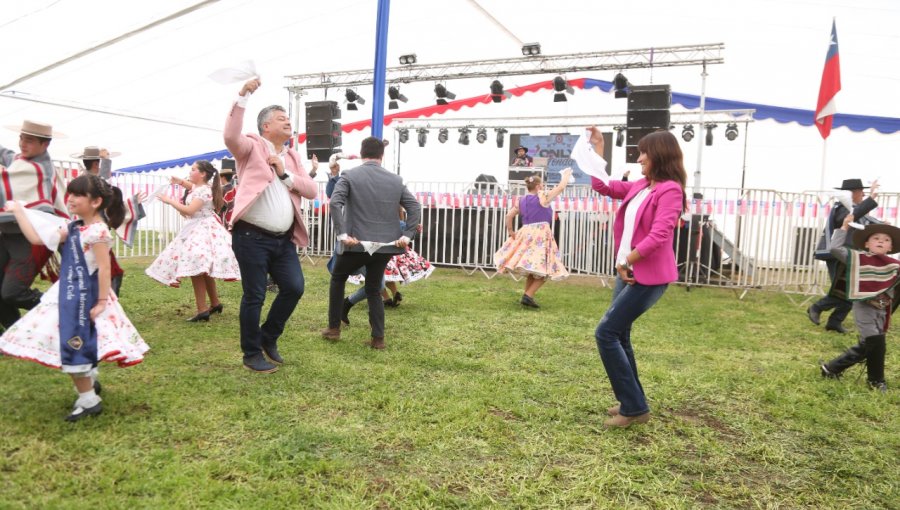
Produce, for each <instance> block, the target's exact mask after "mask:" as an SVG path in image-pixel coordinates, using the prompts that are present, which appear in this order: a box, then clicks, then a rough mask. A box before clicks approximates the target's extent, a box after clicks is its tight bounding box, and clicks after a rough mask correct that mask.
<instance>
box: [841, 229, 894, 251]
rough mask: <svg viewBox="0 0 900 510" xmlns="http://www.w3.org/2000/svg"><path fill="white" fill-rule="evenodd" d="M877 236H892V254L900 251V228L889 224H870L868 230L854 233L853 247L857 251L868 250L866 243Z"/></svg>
mask: <svg viewBox="0 0 900 510" xmlns="http://www.w3.org/2000/svg"><path fill="white" fill-rule="evenodd" d="M875 234H887V235H889V236H891V253H896V252H898V251H900V228H897V227H895V226H893V225H888V224H887V223H870V224H868V225H866V228H864V229H862V230H857V231H856V232H854V233H853V247H854V248H856V249H857V250H865V249H866V241H868V240H869V238H870V237H872V236H873V235H875Z"/></svg>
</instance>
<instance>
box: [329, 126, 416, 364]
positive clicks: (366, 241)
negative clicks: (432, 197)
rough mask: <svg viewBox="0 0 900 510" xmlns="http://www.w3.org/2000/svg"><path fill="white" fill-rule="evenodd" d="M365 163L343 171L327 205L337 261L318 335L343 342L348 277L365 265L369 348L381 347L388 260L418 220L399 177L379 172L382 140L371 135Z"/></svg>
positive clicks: (363, 151) (365, 148) (400, 250)
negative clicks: (324, 322)
mask: <svg viewBox="0 0 900 510" xmlns="http://www.w3.org/2000/svg"><path fill="white" fill-rule="evenodd" d="M359 155H360V158H362V160H363V164H362V165H360V166H358V167H356V168H354V169H352V170H349V171H347V172H344V174H343V177H342V178H341V180H340V181H338V183H337V185H336V186H335V189H334V193H333V194H332V195H331V203H330V205H329V208H330V211H331V222H332V225H333V226H334V232H335V234H336V235H337V240H338V241H339V243H338V244H337V259H336V260H335V264H334V269H333V270H332V272H331V286H330V288H329V293H328V328H327V329H324V330H322V336H323V337H324V338H326V339H328V340H331V341H334V342H336V341H338V340H340V338H341V330H340V325H341V311H342V308H343V302H344V286H345V285H346V283H347V277H348V276H350V275H351V274H352V273H354V272H355V271H356V270H357V269H359V268H361V267H363V266H365V268H366V274H367V275H369V276H370V277H369V278H366V299H367V300H368V303H369V324H370V326H371V328H372V340H371V342H370V343H369V346H371V347H372V348H373V349H384V347H385V345H384V303H383V302H382V300H381V278H379V277H378V275H381V274H384V268H385V267H386V266H387V263H388V261H390V259H391V257H393V256H394V255H396V254H398V253H403V252H404V251H405V250H406V246H407V245H408V244H409V241H410V238H412V236H413V235H415V233H416V228H417V227H418V225H419V221H420V219H421V216H422V209H421V207H420V206H419V202H418V201H417V200H416V197H414V196H413V194H412V193H410V192H409V190H408V189H406V186H405V185H404V184H403V180H402V179H401V178H400V176H398V175H395V174H392V173H390V172H388V171H387V170H385V169H384V168H382V166H381V160H382V159H383V157H384V142H383V141H382V140H380V139H378V138H375V137H369V138H366V139H365V140H363V141H362V147H361V149H360V154H359ZM401 206H402V207H403V208H404V209H406V214H407V217H406V231H405V232H402V231H401V230H400V219H399V211H400V207H401Z"/></svg>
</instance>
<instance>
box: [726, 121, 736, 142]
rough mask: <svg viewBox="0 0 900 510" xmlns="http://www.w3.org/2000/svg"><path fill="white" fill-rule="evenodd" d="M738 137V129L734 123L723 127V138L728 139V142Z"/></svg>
mask: <svg viewBox="0 0 900 510" xmlns="http://www.w3.org/2000/svg"><path fill="white" fill-rule="evenodd" d="M737 137H738V127H737V124H735V123H734V122H732V123H730V124H728V125H727V126H725V138H727V139H728V141H729V142H733V141H734V139H735V138H737Z"/></svg>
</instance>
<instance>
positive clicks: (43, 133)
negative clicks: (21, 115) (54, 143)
mask: <svg viewBox="0 0 900 510" xmlns="http://www.w3.org/2000/svg"><path fill="white" fill-rule="evenodd" d="M6 129H9V130H10V131H18V132H19V133H22V134H23V135H31V136H36V137H38V138H53V136H54V132H53V126H51V125H50V124H44V123H43V122H35V121H33V120H23V121H22V126H21V127H19V126H6ZM55 135H56V136H57V137H59V133H55Z"/></svg>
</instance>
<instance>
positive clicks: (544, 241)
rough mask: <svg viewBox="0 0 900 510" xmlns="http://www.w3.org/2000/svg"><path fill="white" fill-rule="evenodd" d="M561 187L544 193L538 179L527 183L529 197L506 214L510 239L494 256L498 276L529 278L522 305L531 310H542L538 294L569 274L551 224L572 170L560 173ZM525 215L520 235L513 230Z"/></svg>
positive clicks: (533, 178)
mask: <svg viewBox="0 0 900 510" xmlns="http://www.w3.org/2000/svg"><path fill="white" fill-rule="evenodd" d="M560 176H561V179H560V181H559V184H557V185H556V187H555V188H553V189H552V190H550V191H549V192H548V191H544V183H543V182H542V181H541V178H540V177H539V176H537V175H533V176H531V177H528V178H527V179H525V186H526V187H527V188H528V194H527V195H525V196H524V197H522V198H521V199H519V202H518V203H517V204H515V205H513V207H512V208H511V209H510V210H509V212H508V213H507V214H506V230H507V231H508V232H509V239H507V240H506V242H505V243H503V246H501V247H500V250H498V251H497V253H495V254H494V264H495V265H496V266H497V272H498V273H503V272H506V271H510V272H512V273H515V274H518V275H522V276H525V277H526V278H525V293H524V294H523V295H522V299H521V301H520V302H521V303H522V304H523V305H525V306H527V307H530V308H540V307H539V306H538V304H537V302H536V301H535V300H534V294H535V293H536V292H537V291H538V289H540V288H541V285H543V284H544V282H546V281H547V280H548V279H549V280H562V279H563V278H566V277H567V276H569V272H568V271H567V270H566V268H565V266H563V264H562V261H560V256H559V248H557V246H556V241H555V240H554V239H553V231H552V230H551V229H550V222H551V221H553V209H552V208H551V207H550V202H552V201H553V199H554V198H556V197H557V195H559V194H560V193H562V192H563V190H564V189H566V185H567V184H569V180H570V179H571V177H572V169H570V168H566V169H565V170H563V171H562V172H560ZM520 213H521V215H522V227H521V228H520V229H519V230H518V232H516V231H514V230H513V219H514V218H515V217H516V215H518V214H520Z"/></svg>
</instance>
